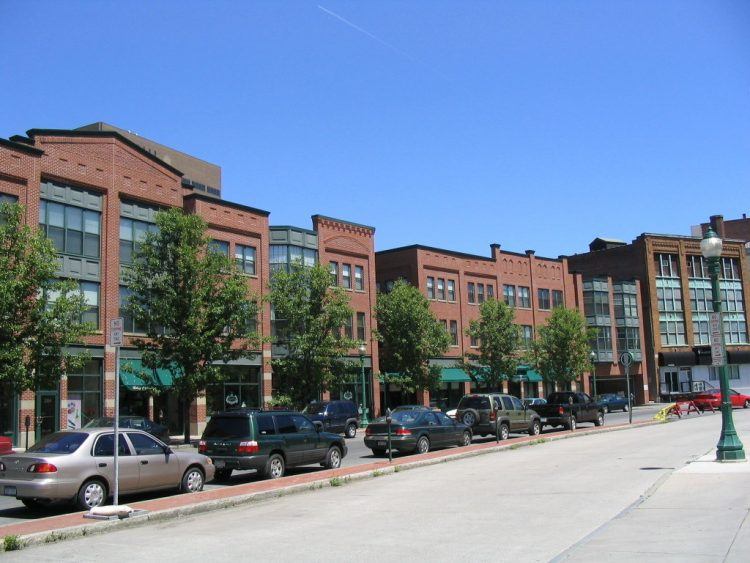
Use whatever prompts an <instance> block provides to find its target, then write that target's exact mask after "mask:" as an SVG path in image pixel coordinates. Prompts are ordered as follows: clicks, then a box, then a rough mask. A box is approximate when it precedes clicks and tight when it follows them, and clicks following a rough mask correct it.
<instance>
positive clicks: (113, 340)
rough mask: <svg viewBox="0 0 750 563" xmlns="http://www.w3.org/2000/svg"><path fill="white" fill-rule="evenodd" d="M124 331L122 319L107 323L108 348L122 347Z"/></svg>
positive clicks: (118, 318)
mask: <svg viewBox="0 0 750 563" xmlns="http://www.w3.org/2000/svg"><path fill="white" fill-rule="evenodd" d="M124 329H125V323H124V322H123V320H122V317H117V318H116V319H111V320H110V321H109V345H110V346H122V344H123V338H122V334H123V332H124Z"/></svg>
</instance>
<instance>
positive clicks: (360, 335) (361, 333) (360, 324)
mask: <svg viewBox="0 0 750 563" xmlns="http://www.w3.org/2000/svg"><path fill="white" fill-rule="evenodd" d="M365 337H366V334H365V314H364V313H357V340H359V341H360V342H364V341H365V340H366V338H365Z"/></svg>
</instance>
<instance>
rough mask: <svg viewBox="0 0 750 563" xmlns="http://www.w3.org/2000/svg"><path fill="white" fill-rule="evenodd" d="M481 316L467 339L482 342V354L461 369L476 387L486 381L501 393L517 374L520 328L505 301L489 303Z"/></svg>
mask: <svg viewBox="0 0 750 563" xmlns="http://www.w3.org/2000/svg"><path fill="white" fill-rule="evenodd" d="M479 312H480V317H479V319H477V320H473V321H471V323H469V328H467V329H466V334H467V335H469V336H470V337H472V338H475V339H477V340H478V341H479V353H478V354H475V353H470V354H467V356H466V359H465V360H464V362H462V363H461V368H462V369H463V370H464V371H466V373H468V374H469V377H471V379H472V380H473V381H474V382H475V383H481V382H482V381H484V382H485V383H487V385H488V387H489V388H490V389H497V388H498V387H499V386H500V385H501V384H502V382H503V380H505V379H507V378H508V377H509V376H512V375H514V374H515V373H516V368H517V367H518V354H517V352H518V348H519V345H520V341H521V338H520V333H519V327H518V325H516V324H515V323H514V314H513V309H511V308H510V307H508V305H506V304H505V302H503V301H498V300H496V299H490V300H488V301H485V302H484V303H482V306H481V307H480V309H479Z"/></svg>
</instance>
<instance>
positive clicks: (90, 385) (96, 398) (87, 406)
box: [61, 360, 102, 428]
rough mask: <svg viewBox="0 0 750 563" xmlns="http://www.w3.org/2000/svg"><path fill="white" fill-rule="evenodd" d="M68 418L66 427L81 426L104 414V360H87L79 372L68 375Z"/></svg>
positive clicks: (65, 422) (65, 423)
mask: <svg viewBox="0 0 750 563" xmlns="http://www.w3.org/2000/svg"><path fill="white" fill-rule="evenodd" d="M66 406H67V413H68V419H67V420H66V421H64V424H63V425H61V426H64V427H65V428H81V427H83V426H85V425H86V423H88V422H89V421H90V420H92V419H94V418H98V417H100V416H102V361H101V360H91V361H88V362H86V364H85V365H84V366H83V368H82V369H81V370H80V371H79V372H77V373H71V374H69V375H68V400H67V405H66Z"/></svg>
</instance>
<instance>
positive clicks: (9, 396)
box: [0, 385, 17, 443]
mask: <svg viewBox="0 0 750 563" xmlns="http://www.w3.org/2000/svg"><path fill="white" fill-rule="evenodd" d="M15 398H16V397H15V393H13V391H12V389H11V387H10V385H0V436H8V437H10V438H11V439H13V437H14V435H15V430H16V428H15V426H16V425H15V418H16V414H17V409H16V400H15ZM14 442H15V443H17V441H16V440H14Z"/></svg>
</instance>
